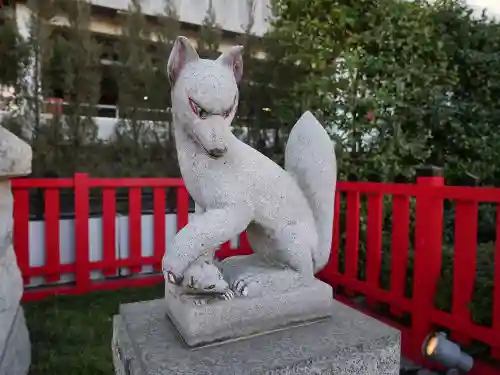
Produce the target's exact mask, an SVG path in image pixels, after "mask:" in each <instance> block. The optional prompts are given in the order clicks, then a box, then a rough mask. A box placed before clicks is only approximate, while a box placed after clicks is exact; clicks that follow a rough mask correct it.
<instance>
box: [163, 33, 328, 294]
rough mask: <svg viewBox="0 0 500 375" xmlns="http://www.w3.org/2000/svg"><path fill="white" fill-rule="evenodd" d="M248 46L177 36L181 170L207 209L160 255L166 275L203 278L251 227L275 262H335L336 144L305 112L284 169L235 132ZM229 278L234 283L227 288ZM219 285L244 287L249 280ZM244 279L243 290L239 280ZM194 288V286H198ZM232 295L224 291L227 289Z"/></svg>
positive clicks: (174, 68)
mask: <svg viewBox="0 0 500 375" xmlns="http://www.w3.org/2000/svg"><path fill="white" fill-rule="evenodd" d="M242 50H243V47H242V46H235V47H232V48H230V49H229V50H228V51H226V52H224V53H222V54H221V56H220V57H219V58H218V59H216V60H206V59H201V58H200V57H199V56H198V53H197V52H196V50H195V49H194V48H193V46H192V45H191V44H190V42H189V41H188V40H187V39H186V38H185V37H178V38H177V40H176V42H175V44H174V46H173V49H172V52H171V55H170V57H169V60H168V67H167V69H168V74H169V77H170V80H171V86H172V92H171V95H172V114H173V126H174V134H175V141H176V147H177V153H178V159H179V165H180V170H181V173H182V177H183V178H184V181H185V184H186V187H187V190H188V191H189V193H190V195H191V196H192V197H193V199H194V201H195V202H196V203H197V206H198V207H199V208H200V210H199V211H198V212H197V215H195V218H194V220H192V221H190V222H189V224H188V225H187V226H186V227H184V228H183V229H182V230H181V231H180V232H179V233H178V234H177V235H176V237H175V239H174V241H173V245H172V246H171V247H170V248H169V249H168V250H167V251H166V253H165V256H164V258H163V271H164V275H165V278H166V279H167V281H168V282H171V283H174V284H178V285H181V286H182V285H184V284H186V283H188V281H187V280H186V279H185V278H184V275H185V274H186V272H187V270H188V269H189V268H190V267H191V269H190V270H189V272H188V274H189V275H190V276H189V279H190V280H189V283H190V285H191V289H192V286H194V285H196V288H199V289H200V290H199V291H198V292H203V290H205V291H207V288H208V289H209V290H210V289H214V287H213V286H208V285H205V286H200V285H199V283H196V280H195V279H196V274H197V272H198V273H201V272H207V271H206V270H211V271H210V272H218V268H217V267H215V266H214V267H206V268H205V271H203V270H202V269H201V268H200V269H197V268H196V267H199V266H198V265H199V264H203V262H200V261H199V260H200V259H208V260H210V261H211V260H212V259H213V257H214V251H215V250H216V249H217V248H218V247H219V246H220V245H221V244H223V243H225V242H226V241H228V240H229V239H231V238H234V237H235V236H236V235H238V234H239V233H241V232H243V231H244V230H245V229H247V234H248V240H249V242H250V245H251V247H252V249H253V250H254V254H252V255H250V256H249V257H258V258H259V260H264V261H265V262H267V264H269V267H281V268H283V267H286V268H288V269H292V270H294V271H296V272H297V273H300V275H301V276H303V277H305V278H311V279H312V278H314V274H315V273H316V272H318V271H320V270H321V269H322V268H323V267H324V266H325V265H326V264H327V262H328V259H329V254H330V248H331V238H332V226H333V211H334V210H333V207H334V198H335V183H336V174H337V167H336V159H335V153H334V145H333V142H332V141H331V140H330V138H329V136H328V134H327V133H326V131H325V129H324V128H323V127H322V126H321V124H320V123H319V122H318V121H317V120H316V119H315V117H314V116H313V115H312V114H311V113H310V112H305V113H304V114H303V115H302V117H301V118H300V119H299V120H298V122H297V123H296V124H295V126H294V128H293V129H292V131H291V133H290V137H289V139H288V143H287V146H286V150H285V170H283V169H282V168H281V167H280V166H278V165H277V164H276V163H274V162H273V161H272V160H270V159H269V158H267V157H266V156H264V155H262V154H261V153H259V152H258V151H257V150H255V149H253V148H252V147H250V146H248V145H247V144H245V143H243V142H241V141H240V140H239V139H238V138H237V137H235V136H234V135H233V134H232V132H231V128H230V125H231V122H232V120H233V118H234V116H235V112H236V108H237V105H238V86H237V83H238V82H239V81H240V79H241V77H242V74H243V61H242ZM212 279H222V278H221V277H220V275H214V277H213V278H212ZM229 284H232V288H230V286H229ZM229 284H228V285H226V284H224V285H223V287H222V288H221V285H220V283H219V285H218V287H217V292H218V293H223V292H224V291H226V292H227V291H229V292H231V289H233V291H235V292H238V294H240V295H245V294H246V288H245V283H244V280H233V281H232V282H230V283H229ZM235 289H237V290H235ZM195 292H196V291H195ZM226 295H227V293H226Z"/></svg>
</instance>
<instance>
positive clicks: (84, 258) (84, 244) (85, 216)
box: [74, 173, 90, 293]
mask: <svg viewBox="0 0 500 375" xmlns="http://www.w3.org/2000/svg"><path fill="white" fill-rule="evenodd" d="M74 178H75V251H76V256H75V264H76V271H75V279H76V289H77V290H78V292H79V293H85V292H86V291H89V290H90V259H89V184H88V175H87V174H86V173H75V176H74Z"/></svg>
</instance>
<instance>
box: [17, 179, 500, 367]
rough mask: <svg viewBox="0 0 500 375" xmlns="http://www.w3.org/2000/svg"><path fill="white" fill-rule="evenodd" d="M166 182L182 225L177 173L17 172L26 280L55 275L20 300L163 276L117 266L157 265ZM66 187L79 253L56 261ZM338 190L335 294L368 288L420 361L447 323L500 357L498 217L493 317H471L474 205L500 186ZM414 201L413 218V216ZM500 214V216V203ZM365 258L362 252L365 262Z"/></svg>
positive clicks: (437, 183)
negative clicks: (145, 207)
mask: <svg viewBox="0 0 500 375" xmlns="http://www.w3.org/2000/svg"><path fill="white" fill-rule="evenodd" d="M35 188H38V189H43V191H44V198H45V199H44V220H45V227H44V233H45V236H44V241H45V249H46V254H45V265H43V266H38V267H32V266H30V244H29V209H30V202H29V190H30V189H35ZM118 188H120V189H121V188H128V217H129V220H128V225H129V228H130V230H129V232H128V233H129V238H128V240H129V248H130V253H129V257H128V258H126V259H121V258H117V257H116V249H115V246H116V228H115V226H116V221H115V217H116V213H117V207H116V189H118ZM143 188H151V189H153V238H154V246H153V247H154V250H153V255H152V256H143V255H142V249H141V231H140V230H138V228H140V227H141V214H142V213H141V212H142V208H141V202H142V195H141V192H142V189H143ZM167 188H170V189H176V190H177V198H176V199H177V213H176V215H177V229H180V228H182V227H183V226H184V225H186V224H187V222H188V202H189V196H188V193H187V191H186V189H185V187H184V185H183V182H182V180H180V179H172V178H142V179H101V178H89V177H88V176H87V175H86V174H76V175H75V176H74V178H63V179H16V180H13V182H12V190H13V194H14V221H15V225H14V242H15V249H16V253H17V257H18V262H19V266H20V268H21V271H22V273H23V277H24V280H25V283H28V281H29V279H30V278H31V277H36V276H43V277H45V279H46V281H47V282H49V283H52V284H50V286H44V287H43V288H34V289H31V288H26V290H25V295H24V299H25V300H36V299H40V298H44V297H46V296H50V295H54V294H58V293H70V294H79V293H86V292H89V291H93V290H98V289H113V288H119V287H123V286H138V285H147V284H154V283H157V282H158V281H160V280H162V276H161V275H159V274H150V275H149V276H142V277H126V278H123V277H118V278H117V277H116V275H117V273H116V272H117V269H119V268H124V267H126V268H128V269H130V271H131V273H132V274H136V275H137V273H138V272H139V271H140V270H141V268H142V266H144V265H151V266H153V268H154V270H155V271H158V272H159V271H160V267H161V259H162V256H163V253H164V250H165V244H166V238H165V208H166V203H165V201H166V200H165V193H166V189H167ZM60 189H73V190H74V211H75V218H74V235H75V260H74V262H72V263H70V264H61V260H60V246H61V244H60V240H59V238H60V222H59V217H60V215H59V213H60V194H59V192H60ZM91 189H100V190H101V194H102V212H103V213H102V227H103V228H102V233H103V237H102V248H103V254H102V260H99V261H90V258H89V198H90V191H91ZM336 194H337V199H336V205H335V226H334V236H333V243H332V253H331V258H330V262H329V264H328V265H327V267H326V268H325V269H324V270H323V271H322V272H321V274H320V275H319V277H321V278H322V279H323V280H325V281H327V282H329V283H330V284H331V285H333V286H336V287H339V288H340V289H341V290H342V291H343V293H341V294H338V298H339V299H340V300H342V301H343V302H346V303H348V304H351V305H354V303H353V302H352V298H348V297H352V296H355V295H357V294H362V295H364V296H366V306H368V307H362V306H360V305H355V306H356V307H357V308H359V309H361V310H363V311H365V312H368V313H370V314H371V315H375V316H377V317H378V318H379V319H381V320H383V321H386V322H388V323H389V324H391V325H393V326H396V327H397V328H399V329H401V331H402V332H403V353H405V354H406V355H407V356H409V357H410V358H413V359H415V360H419V361H421V360H422V358H421V354H420V352H421V344H422V342H423V340H424V338H425V336H426V335H427V334H428V333H430V332H431V331H432V330H433V329H435V328H436V327H439V328H441V329H447V330H449V331H451V333H452V335H453V336H452V337H453V339H454V340H456V341H458V342H460V343H461V344H464V345H467V344H469V343H471V342H472V341H479V342H481V343H484V344H486V345H487V346H488V347H489V350H490V353H489V354H490V357H492V358H494V359H495V360H500V220H497V238H498V241H496V247H495V250H494V254H495V256H494V258H495V259H491V262H492V263H493V262H494V276H493V280H488V282H489V283H491V284H492V285H493V292H492V293H493V294H492V299H493V300H492V302H493V303H492V306H493V307H492V309H493V311H492V323H491V325H488V326H486V325H479V324H475V323H474V322H473V321H472V318H471V313H470V309H469V305H470V303H471V302H472V298H473V293H474V287H475V283H476V255H477V229H478V228H477V227H478V220H477V218H478V205H479V204H480V203H493V204H495V205H497V204H498V203H499V202H500V189H496V188H477V187H455V186H445V185H444V180H443V178H441V177H420V178H419V179H418V183H417V184H416V185H410V184H381V183H364V182H339V183H338V185H337V193H336ZM344 197H345V199H344ZM387 197H389V198H391V200H392V201H391V204H390V206H387V205H386V199H387ZM445 200H452V201H454V206H455V239H454V241H455V246H454V252H453V281H452V283H453V286H452V290H453V296H452V304H451V310H450V311H449V312H446V311H442V310H440V309H438V308H437V307H435V302H434V300H435V295H436V292H437V286H438V281H439V279H440V275H441V263H442V251H443V250H442V248H443V202H444V201H445ZM343 205H345V209H341V207H342V206H343ZM413 205H414V206H415V215H414V218H413V216H412V215H411V211H412V207H413ZM385 207H390V212H391V216H392V217H391V218H390V219H392V220H391V224H390V226H391V228H392V229H391V232H390V235H389V237H390V238H389V240H390V241H389V242H390V249H389V254H390V262H389V264H390V267H389V270H388V269H384V267H382V263H383V256H384V255H383V254H384V252H383V250H382V249H383V247H384V244H385V243H386V242H385V241H383V239H384V233H387V230H386V227H387V225H388V224H387V222H386V221H387V219H386V218H385V216H384V208H385ZM365 211H366V214H364V212H365ZM341 213H342V214H341ZM497 217H498V219H500V210H498V216H497ZM344 227H345V228H344ZM413 227H414V231H413V230H412V228H413ZM365 229H366V230H365ZM361 232H363V233H361ZM360 234H361V235H363V236H365V238H366V240H365V241H364V242H363V243H361V242H360ZM241 237H242V239H241V241H240V245H239V247H238V249H231V248H230V246H229V243H227V244H224V245H223V246H221V249H220V250H219V251H218V253H217V255H218V256H220V257H226V256H231V255H238V254H248V253H249V252H251V249H250V247H249V245H248V243H247V242H246V240H245V236H244V235H242V236H241ZM412 238H414V240H413V241H412ZM363 244H366V251H365V252H362V251H361V250H360V249H361V248H362V245H363ZM360 245H361V246H360ZM167 251H168V249H167ZM361 258H364V259H365V261H364V263H363V262H361ZM410 258H412V259H413V270H412V275H413V279H412V280H413V284H412V285H411V287H412V288H411V289H412V293H411V296H408V295H407V293H405V284H406V282H407V279H408V273H409V270H408V264H409V260H410ZM342 266H343V267H342ZM342 268H343V270H342ZM360 268H363V270H361V269H360ZM97 270H98V271H101V272H102V273H103V275H104V276H105V277H106V276H107V278H104V279H100V280H92V279H91V277H90V275H91V271H97ZM360 271H364V274H365V276H364V277H360V274H362V273H363V272H360ZM67 273H70V274H74V276H75V279H74V282H72V283H70V284H58V283H57V282H58V281H59V280H60V278H61V275H62V274H67ZM384 273H390V276H389V277H388V279H389V282H388V283H389V286H388V287H386V288H385V287H383V286H382V285H381V278H383V277H384V276H387V275H384ZM380 303H382V304H386V305H388V306H389V307H390V311H389V312H388V313H387V314H383V315H380V314H375V313H374V312H373V311H374V310H373V309H370V307H374V306H376V305H377V304H380ZM388 316H392V317H393V318H390V317H388ZM402 316H403V317H404V316H409V317H410V318H411V319H410V322H407V324H403V323H396V321H398V320H400V319H399V318H400V317H402ZM473 373H474V374H478V375H488V374H497V375H498V374H500V369H499V367H496V369H495V366H493V365H486V364H484V363H476V365H475V368H474V372H473Z"/></svg>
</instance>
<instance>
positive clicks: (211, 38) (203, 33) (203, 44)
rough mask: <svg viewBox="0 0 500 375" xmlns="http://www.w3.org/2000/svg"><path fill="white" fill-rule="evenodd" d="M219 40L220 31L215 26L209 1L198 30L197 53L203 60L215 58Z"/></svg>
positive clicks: (211, 4)
mask: <svg viewBox="0 0 500 375" xmlns="http://www.w3.org/2000/svg"><path fill="white" fill-rule="evenodd" d="M221 40H222V29H221V27H220V26H219V25H218V24H217V17H216V14H215V9H214V6H213V3H212V0H209V1H208V8H207V14H206V15H205V18H204V19H203V23H202V26H201V28H200V38H199V41H198V53H199V54H200V56H201V57H204V58H215V57H217V54H218V51H219V46H220V42H221Z"/></svg>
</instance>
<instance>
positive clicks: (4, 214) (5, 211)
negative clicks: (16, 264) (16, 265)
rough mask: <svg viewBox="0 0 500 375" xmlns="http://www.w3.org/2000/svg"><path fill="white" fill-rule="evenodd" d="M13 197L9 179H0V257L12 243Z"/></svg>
mask: <svg viewBox="0 0 500 375" xmlns="http://www.w3.org/2000/svg"><path fill="white" fill-rule="evenodd" d="M12 212H13V198H12V192H11V188H10V181H9V180H2V179H0V258H1V257H2V256H3V255H4V254H5V252H6V251H7V249H8V248H9V246H10V245H11V244H12V228H13V219H12Z"/></svg>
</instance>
